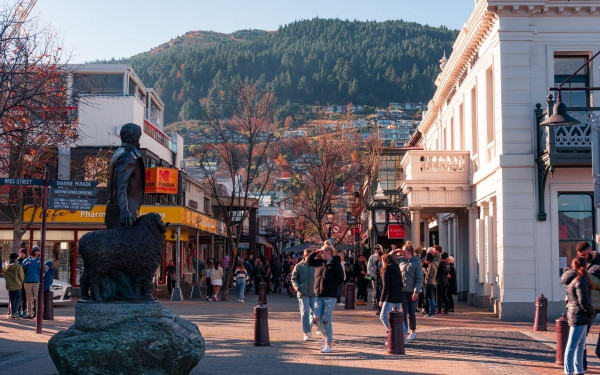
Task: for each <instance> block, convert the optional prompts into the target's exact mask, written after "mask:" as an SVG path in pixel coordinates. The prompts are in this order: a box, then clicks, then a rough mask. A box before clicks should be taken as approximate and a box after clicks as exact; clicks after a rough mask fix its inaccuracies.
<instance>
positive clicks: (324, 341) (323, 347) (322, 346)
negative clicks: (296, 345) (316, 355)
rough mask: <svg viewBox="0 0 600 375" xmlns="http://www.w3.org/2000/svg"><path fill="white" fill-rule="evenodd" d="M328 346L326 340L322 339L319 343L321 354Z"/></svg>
mask: <svg viewBox="0 0 600 375" xmlns="http://www.w3.org/2000/svg"><path fill="white" fill-rule="evenodd" d="M328 346H329V345H327V338H323V341H321V352H322V351H323V349H325V348H326V347H328Z"/></svg>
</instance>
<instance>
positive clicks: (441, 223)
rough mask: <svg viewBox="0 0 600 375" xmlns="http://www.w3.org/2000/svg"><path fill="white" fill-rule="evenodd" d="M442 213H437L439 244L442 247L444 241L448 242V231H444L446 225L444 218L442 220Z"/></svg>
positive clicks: (444, 244)
mask: <svg viewBox="0 0 600 375" xmlns="http://www.w3.org/2000/svg"><path fill="white" fill-rule="evenodd" d="M441 218H442V215H438V233H439V236H440V238H439V241H438V243H439V245H440V246H441V247H442V248H444V247H445V246H446V242H448V240H447V239H448V233H446V230H447V229H448V226H447V225H446V220H445V219H444V220H442V219H441Z"/></svg>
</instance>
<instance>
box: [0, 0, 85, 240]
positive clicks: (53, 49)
mask: <svg viewBox="0 0 600 375" xmlns="http://www.w3.org/2000/svg"><path fill="white" fill-rule="evenodd" d="M15 14H16V13H15V9H14V6H13V7H10V6H7V7H5V8H3V9H0V144H2V148H1V149H0V175H2V176H3V177H11V178H42V177H43V174H44V169H45V168H47V167H48V168H49V170H50V173H51V174H52V172H53V171H55V170H56V155H57V152H56V151H57V149H58V148H60V147H68V146H69V145H71V144H72V143H73V142H75V141H76V140H77V138H78V136H79V131H78V127H77V121H76V119H75V116H74V113H75V108H73V107H72V106H71V104H70V103H69V100H68V97H67V82H66V74H65V73H66V70H65V65H64V64H63V63H61V61H64V56H63V54H62V51H61V48H60V46H59V44H58V41H57V39H56V37H55V36H54V35H53V34H52V33H51V32H50V31H49V30H48V29H44V28H40V27H38V26H37V24H36V23H35V21H31V20H30V21H25V22H24V23H23V22H21V21H18V20H17V19H16V18H15V17H14V15H15ZM40 190H41V189H40V188H36V187H20V186H6V185H5V186H0V215H1V216H2V217H4V218H5V219H6V220H8V221H9V222H10V223H11V224H12V225H13V244H12V251H17V250H18V249H19V246H20V244H21V239H22V236H23V235H24V234H25V233H26V232H27V230H28V229H29V227H30V226H31V224H32V221H33V218H34V217H35V216H36V214H38V213H39V206H40ZM26 209H28V210H32V214H31V215H29V217H30V218H31V220H28V221H27V222H24V221H23V213H24V210H26Z"/></svg>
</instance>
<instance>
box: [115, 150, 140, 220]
mask: <svg viewBox="0 0 600 375" xmlns="http://www.w3.org/2000/svg"><path fill="white" fill-rule="evenodd" d="M134 169H135V158H134V157H133V156H132V155H129V154H123V155H122V156H121V157H120V158H119V159H117V162H116V165H115V169H114V171H115V180H116V190H117V194H116V196H117V205H118V206H119V214H120V217H121V219H123V218H124V217H129V215H131V214H133V213H132V212H130V211H129V203H128V201H127V186H128V183H129V178H130V177H131V174H132V173H133V171H134Z"/></svg>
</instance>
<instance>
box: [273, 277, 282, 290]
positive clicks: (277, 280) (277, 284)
mask: <svg viewBox="0 0 600 375" xmlns="http://www.w3.org/2000/svg"><path fill="white" fill-rule="evenodd" d="M272 281H273V293H275V292H277V291H279V293H281V276H273V280H272Z"/></svg>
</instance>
